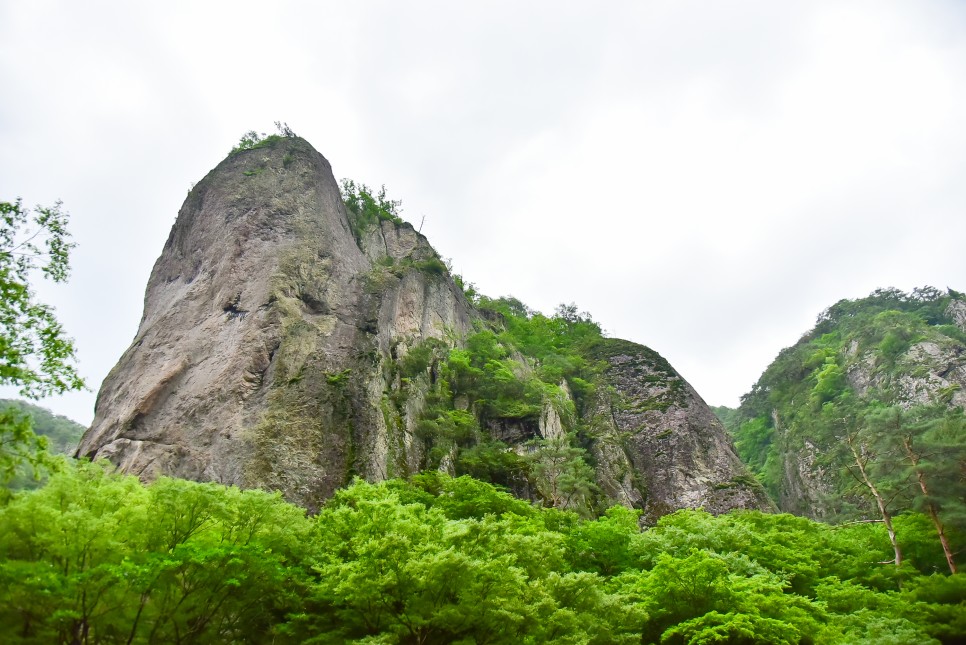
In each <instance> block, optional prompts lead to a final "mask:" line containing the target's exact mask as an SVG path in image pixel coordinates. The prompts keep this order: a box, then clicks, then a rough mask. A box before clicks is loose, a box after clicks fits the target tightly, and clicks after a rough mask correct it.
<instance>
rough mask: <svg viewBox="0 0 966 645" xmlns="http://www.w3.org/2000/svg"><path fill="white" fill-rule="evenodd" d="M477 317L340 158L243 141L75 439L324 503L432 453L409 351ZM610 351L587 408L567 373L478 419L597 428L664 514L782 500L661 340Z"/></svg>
mask: <svg viewBox="0 0 966 645" xmlns="http://www.w3.org/2000/svg"><path fill="white" fill-rule="evenodd" d="M479 324H481V319H480V315H479V314H478V313H477V312H476V310H475V309H474V307H473V306H472V305H471V303H470V302H468V301H467V299H466V297H465V296H464V293H463V291H462V289H460V288H459V287H457V285H456V284H454V282H453V280H452V278H451V277H450V275H449V273H448V271H446V270H445V266H444V264H443V263H442V262H441V261H440V260H439V258H438V256H437V254H436V252H435V251H434V250H433V248H432V247H431V246H430V245H429V243H428V242H427V241H426V239H425V238H424V237H423V236H422V235H420V234H419V233H418V232H417V231H415V230H414V229H413V228H412V227H411V226H409V225H408V224H405V223H400V222H398V221H396V220H395V219H394V218H391V217H388V218H385V219H382V218H380V221H376V222H372V223H370V224H367V225H366V226H360V225H359V223H358V221H356V220H351V218H350V214H349V213H347V211H346V208H345V205H344V204H343V201H342V197H341V195H340V191H339V187H338V185H337V184H336V182H335V180H334V178H333V175H332V172H331V169H330V166H329V163H328V162H327V161H326V160H325V159H324V158H323V157H322V156H321V155H320V154H319V153H318V152H316V151H315V150H314V149H313V148H312V147H311V146H310V145H309V144H308V143H307V142H305V141H304V140H301V139H298V138H294V137H273V138H271V139H270V140H269V141H268V142H266V143H265V144H263V145H260V146H257V147H255V148H254V149H250V150H244V151H239V152H234V153H233V154H231V155H230V156H229V157H228V158H227V159H226V160H224V161H223V162H222V163H221V164H219V165H218V167H216V168H215V169H214V170H213V171H211V172H210V173H209V174H208V175H207V176H206V177H205V178H204V179H203V180H202V181H201V182H199V183H198V184H197V185H196V186H195V187H194V189H193V190H192V191H191V193H190V194H189V195H188V198H187V200H186V201H185V203H184V206H183V207H182V209H181V211H180V213H179V215H178V219H177V222H176V223H175V225H174V227H173V228H172V230H171V234H170V236H169V238H168V241H167V243H166V244H165V247H164V250H163V252H162V254H161V257H160V258H159V259H158V261H157V263H156V264H155V267H154V270H153V272H152V274H151V278H150V281H149V283H148V286H147V291H146V294H145V305H144V316H143V318H142V321H141V325H140V327H139V329H138V332H137V335H136V336H135V338H134V341H133V343H132V345H131V347H130V348H129V349H128V350H127V351H126V352H125V353H124V355H123V356H122V357H121V359H120V361H119V362H118V364H117V366H116V367H115V368H114V369H113V370H112V371H111V373H110V374H109V375H108V377H107V378H106V379H105V381H104V384H103V385H102V387H101V391H100V393H99V395H98V400H97V404H96V410H95V419H94V423H93V425H92V426H91V428H90V429H89V430H88V432H87V433H86V434H85V436H84V438H83V440H82V442H81V444H80V447H79V449H78V454H79V455H81V456H86V457H91V458H97V457H106V458H108V459H110V460H111V461H113V462H114V463H115V464H117V465H118V466H119V467H120V468H121V469H122V470H124V471H126V472H129V473H133V474H137V475H139V476H141V477H143V478H145V479H151V478H153V477H156V476H158V475H162V474H164V475H171V476H176V477H183V478H188V479H194V480H202V481H215V482H220V483H224V484H235V485H238V486H244V487H263V488H267V489H272V490H279V491H282V493H283V494H284V495H285V497H286V498H288V499H289V500H292V501H295V502H297V503H300V504H302V505H304V506H306V507H308V508H309V509H314V508H317V507H318V505H319V504H320V503H321V502H322V501H323V500H325V499H326V498H327V497H329V496H330V495H331V494H332V493H333V491H335V490H336V489H337V488H338V487H340V486H342V485H344V484H346V483H347V482H348V481H349V480H350V479H351V477H353V476H356V475H358V476H361V477H364V478H366V479H370V480H380V479H385V478H388V477H394V476H405V475H408V474H412V473H414V472H416V471H418V470H420V469H423V468H425V467H426V464H427V456H426V454H425V453H426V445H425V443H424V441H423V440H422V439H421V438H420V437H419V423H420V420H421V417H422V415H423V413H424V410H425V409H426V406H427V397H428V396H429V395H430V394H431V393H433V392H435V390H433V388H434V384H435V379H436V374H435V372H434V369H435V368H434V367H432V366H430V367H428V368H427V369H419V370H414V371H412V372H411V373H410V372H407V373H406V375H405V376H404V375H403V373H402V372H403V370H401V369H400V364H401V362H403V361H405V360H406V357H407V355H408V354H409V353H410V352H411V351H415V348H417V347H418V348H420V349H419V351H424V352H425V351H431V353H432V354H433V355H434V356H436V357H437V361H438V360H439V358H440V357H443V356H445V355H446V353H447V352H448V351H449V350H450V349H451V348H453V347H457V346H460V345H461V344H462V343H463V342H464V340H465V339H466V338H467V336H468V334H469V333H470V332H471V331H472V330H473V329H474V326H475V325H479ZM427 348H429V349H427ZM598 358H599V359H600V360H602V361H604V362H605V364H606V369H605V370H604V371H603V374H602V376H601V379H602V380H601V383H599V384H598V387H597V389H596V391H597V397H596V399H595V401H594V404H593V405H592V406H591V409H590V410H589V411H587V412H586V414H585V417H586V418H585V419H583V421H582V424H578V420H577V417H576V416H575V415H574V413H573V410H574V405H573V401H572V400H571V399H570V394H569V390H567V386H566V383H561V386H560V388H559V389H560V393H561V394H560V395H559V397H558V398H559V399H560V400H556V399H553V400H551V399H548V400H547V401H546V402H545V405H544V406H543V409H542V411H541V412H540V413H539V414H537V415H536V416H535V417H534V418H533V419H532V421H531V420H521V421H513V420H508V421H500V422H493V423H488V425H487V426H486V428H485V429H486V430H487V431H488V432H489V433H490V434H491V436H492V437H493V438H494V439H498V440H501V441H504V442H505V443H507V444H509V445H510V446H511V448H512V449H513V450H515V451H516V452H517V453H518V454H521V455H525V454H526V452H527V450H528V448H527V447H526V445H527V442H528V441H530V440H532V439H534V438H537V437H543V438H544V439H546V440H553V441H566V440H568V436H572V434H573V433H574V432H575V431H576V429H577V427H576V426H577V425H581V428H583V427H589V428H591V431H590V432H588V436H587V437H585V439H586V440H587V442H588V445H589V446H590V448H591V453H592V455H593V458H594V461H595V462H596V463H595V466H596V468H597V483H598V485H599V487H600V488H601V490H602V491H603V494H604V497H605V498H606V499H607V500H609V501H611V502H619V503H623V504H626V505H628V506H634V507H638V508H642V509H644V510H645V511H646V512H647V514H648V516H649V517H651V518H652V519H653V518H656V517H658V516H660V515H662V514H664V513H666V512H669V511H670V510H673V509H676V508H682V507H697V506H704V507H705V508H707V509H708V510H711V511H713V512H720V511H725V510H728V509H731V508H735V507H751V508H767V507H768V506H769V503H768V502H767V499H766V497H765V496H764V495H763V494H762V491H761V490H760V487H759V486H757V483H756V482H755V481H754V480H753V479H752V478H750V477H749V476H748V475H747V472H746V471H745V470H744V469H743V467H742V466H741V464H740V463H739V461H738V460H737V458H736V457H735V454H734V451H733V449H732V448H731V446H730V444H729V443H728V440H727V439H726V436H725V433H724V431H723V429H722V428H721V425H720V423H719V422H718V420H717V419H716V418H715V417H714V415H713V414H712V413H711V411H710V409H709V408H708V407H707V406H706V405H705V404H704V402H703V401H702V400H701V399H700V397H699V396H698V395H697V394H696V393H695V392H694V390H693V389H692V388H691V387H690V386H689V385H688V384H687V383H686V382H684V381H683V379H681V378H680V376H678V375H677V374H676V373H675V372H674V371H673V369H671V367H670V366H669V365H667V363H666V362H665V361H664V360H663V359H661V358H660V357H659V356H658V355H657V354H655V353H654V352H652V351H651V350H648V349H647V348H644V347H641V346H639V345H634V344H633V343H626V342H623V341H616V340H611V341H605V342H604V343H602V345H601V347H600V354H599V356H598ZM520 359H521V360H520V365H521V369H522V370H524V371H526V370H532V366H528V365H527V364H526V359H525V358H524V357H520ZM430 365H432V364H430ZM435 387H437V389H438V386H435ZM434 396H438V392H436V394H435V395H434ZM437 404H438V402H437ZM453 405H454V407H455V408H457V409H460V410H468V409H472V402H470V401H459V400H456V401H454V403H453ZM439 467H440V468H444V469H445V468H452V459H451V458H445V457H444V458H443V459H442V460H441V461H440V466H439ZM534 489H535V487H533V486H531V485H530V484H529V483H526V482H524V483H523V484H522V485H521V487H520V491H523V493H522V494H527V493H526V491H531V490H534Z"/></svg>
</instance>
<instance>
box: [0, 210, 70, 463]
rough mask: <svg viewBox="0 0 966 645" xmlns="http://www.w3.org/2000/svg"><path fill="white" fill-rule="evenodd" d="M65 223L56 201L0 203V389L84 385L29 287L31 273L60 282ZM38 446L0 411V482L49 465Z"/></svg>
mask: <svg viewBox="0 0 966 645" xmlns="http://www.w3.org/2000/svg"><path fill="white" fill-rule="evenodd" d="M67 219H68V215H67V213H66V212H64V211H63V210H61V205H60V202H58V203H56V204H55V205H54V206H53V207H51V208H44V207H41V206H38V207H36V208H34V209H33V211H29V210H27V209H25V208H24V207H23V203H22V202H21V200H20V199H17V200H16V201H14V202H0V385H14V386H17V387H19V388H20V394H22V395H23V396H26V397H30V398H33V399H36V398H40V397H43V396H47V395H50V394H60V393H62V392H67V391H69V390H78V389H80V388H82V387H84V382H83V381H82V380H81V378H80V376H79V375H78V373H77V369H76V367H75V366H74V362H75V361H76V357H75V356H74V343H73V341H72V340H71V339H70V338H67V337H66V336H65V335H64V330H63V328H62V327H61V325H60V322H58V321H57V318H56V317H55V316H54V310H53V308H52V307H51V306H50V305H47V304H44V303H41V302H37V300H36V298H35V296H34V293H33V291H32V290H31V288H30V279H31V278H32V277H33V276H34V275H35V274H36V272H38V271H39V272H40V273H41V274H42V275H43V277H44V278H46V279H48V280H51V281H53V282H64V281H65V280H67V276H68V275H69V273H70V261H69V256H70V250H71V249H72V248H73V247H74V244H73V243H72V242H70V234H69V233H68V232H67ZM45 448H46V439H45V438H43V437H38V436H37V435H36V434H35V433H34V432H33V430H32V429H31V422H30V418H29V417H28V416H25V415H22V414H20V413H18V412H17V411H15V410H4V411H2V412H0V481H3V482H8V481H10V479H11V478H13V477H14V475H15V474H16V472H17V470H18V468H19V467H20V466H21V465H22V464H29V465H30V466H32V467H34V468H36V467H37V466H39V465H43V464H46V463H48V459H47V457H48V455H47V453H46V451H45Z"/></svg>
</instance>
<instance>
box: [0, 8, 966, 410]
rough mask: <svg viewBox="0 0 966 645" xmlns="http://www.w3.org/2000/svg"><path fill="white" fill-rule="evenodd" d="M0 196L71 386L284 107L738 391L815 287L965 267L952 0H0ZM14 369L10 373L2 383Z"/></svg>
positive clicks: (491, 270) (449, 252)
mask: <svg viewBox="0 0 966 645" xmlns="http://www.w3.org/2000/svg"><path fill="white" fill-rule="evenodd" d="M0 88H2V92H3V100H2V101H0V200H6V201H9V200H12V199H14V198H16V197H18V196H20V197H22V198H23V199H24V201H25V202H26V203H27V204H30V205H33V204H37V203H40V204H50V203H53V202H54V201H55V200H57V199H62V200H63V202H64V205H65V208H66V209H67V210H68V211H69V212H70V213H71V216H72V219H71V224H70V229H71V231H72V232H73V235H74V239H75V241H76V242H77V244H78V246H77V248H76V250H75V252H74V255H73V267H74V269H73V274H72V277H71V280H70V282H69V284H68V285H66V286H53V287H52V286H49V285H38V289H37V291H38V293H39V295H40V297H41V299H43V300H45V301H47V302H50V303H52V304H54V305H55V306H56V308H57V312H58V315H59V317H60V319H61V320H62V322H63V323H64V326H65V327H66V329H67V331H68V333H69V334H70V335H71V336H72V337H74V339H75V340H76V342H77V346H78V356H79V359H80V368H81V371H82V373H83V375H84V376H85V378H86V380H87V382H88V384H89V386H90V391H89V392H84V393H75V394H70V395H65V396H63V397H59V398H56V399H47V400H45V401H44V402H43V405H45V406H48V407H50V408H52V409H53V410H54V411H56V412H58V413H61V414H66V415H67V416H70V417H72V418H74V419H76V420H77V421H80V422H82V423H89V422H90V421H91V419H92V418H93V407H94V397H95V394H96V391H97V389H98V388H99V386H100V383H101V380H102V379H103V378H104V376H105V375H106V374H107V372H108V370H110V369H111V367H113V366H114V364H115V363H116V362H117V360H118V358H119V357H120V355H121V353H122V352H123V351H124V350H125V349H126V348H127V346H128V345H129V343H130V341H131V339H132V338H133V336H134V334H135V332H136V330H137V326H138V322H139V321H140V317H141V309H142V304H143V294H144V287H145V285H146V284H147V279H148V275H149V273H150V271H151V267H152V265H153V263H154V261H155V259H156V258H157V256H158V254H159V253H160V251H161V248H162V246H163V245H164V241H165V239H166V237H167V234H168V231H169V229H170V227H171V225H172V223H173V222H174V218H175V216H176V214H177V212H178V209H179V208H180V206H181V203H182V201H183V200H184V198H185V195H186V193H187V191H188V189H189V187H190V186H191V185H192V184H193V183H194V182H196V181H198V180H199V179H200V178H201V177H203V176H204V174H205V173H206V172H208V170H210V169H211V168H213V167H214V166H215V165H216V164H217V163H218V162H219V161H220V160H221V159H222V158H223V157H224V156H225V155H226V153H227V152H228V150H229V149H230V148H231V147H232V145H233V144H234V143H235V142H237V140H238V138H239V136H240V135H241V134H242V133H244V132H245V131H247V130H252V129H255V130H258V131H266V132H271V131H272V129H273V125H272V124H273V122H274V121H276V120H279V121H284V122H287V123H288V124H289V125H290V126H291V128H292V129H293V130H295V132H296V133H298V134H299V135H301V136H303V137H305V138H306V139H308V140H309V141H310V142H311V143H312V144H313V145H314V146H315V147H316V148H317V149H318V150H319V151H320V152H321V153H322V154H324V155H325V156H326V157H327V158H328V159H329V161H330V162H331V163H332V166H333V168H334V170H335V173H336V177H337V178H341V177H350V178H353V179H356V180H358V181H363V182H365V183H368V184H370V185H379V184H385V185H386V187H387V189H388V191H389V195H390V197H392V198H394V199H400V200H402V202H403V215H404V217H406V218H407V219H409V220H410V221H412V222H414V223H415V224H417V225H418V224H419V222H420V220H421V219H422V218H423V217H424V216H425V224H424V225H423V233H425V234H426V235H427V236H428V237H429V239H430V241H431V242H432V243H433V244H434V245H435V246H436V248H437V249H438V250H439V251H440V253H441V254H442V255H443V256H445V257H449V258H452V263H453V267H454V269H455V270H456V271H457V272H459V273H461V274H463V275H464V276H465V277H466V278H467V279H468V280H470V281H472V282H475V283H476V284H477V285H478V287H479V289H480V290H481V291H482V292H483V293H485V294H487V295H491V296H498V295H511V294H512V295H514V296H516V297H518V298H520V299H521V300H523V301H524V302H525V303H527V304H528V305H530V306H531V307H533V308H535V309H538V310H542V311H544V312H547V313H549V312H551V311H552V310H553V309H554V308H555V307H556V305H557V304H559V303H561V302H567V303H569V302H575V303H576V304H577V305H578V306H579V307H580V308H581V309H582V310H588V311H590V312H591V313H592V314H593V316H594V318H595V319H596V320H597V321H598V322H600V323H601V325H602V326H603V327H604V328H605V329H606V330H607V331H608V332H609V333H610V334H611V335H614V336H619V337H622V338H627V339H630V340H633V341H636V342H639V343H643V344H646V345H648V346H650V347H652V348H654V349H655V350H657V351H658V352H660V353H661V354H662V355H663V356H665V357H666V358H667V359H668V360H669V361H670V362H671V364H672V365H674V367H675V368H677V369H678V371H679V372H681V374H682V375H683V376H684V377H685V378H686V379H687V380H688V381H690V382H691V383H692V385H694V386H695V387H696V388H697V390H698V392H699V393H701V395H702V396H703V397H704V398H705V399H706V400H707V401H708V402H709V403H711V404H714V405H718V404H727V405H736V404H737V403H738V399H739V397H740V395H741V394H743V393H744V392H747V391H748V390H749V389H750V387H751V385H752V384H753V383H754V382H755V381H756V380H757V378H758V376H759V375H760V374H761V372H762V370H763V369H764V368H765V367H766V366H767V365H768V363H769V362H770V361H771V360H772V359H773V358H774V357H775V355H776V354H777V353H778V351H779V350H780V349H782V348H783V347H785V346H788V345H791V344H793V343H794V342H795V341H796V340H797V339H798V337H799V336H800V335H801V334H802V333H804V332H805V331H807V330H808V329H809V328H810V327H811V326H812V325H813V324H814V321H815V317H816V316H817V315H818V313H819V312H820V311H821V310H822V309H824V308H825V307H827V306H829V305H831V304H833V303H834V302H836V301H837V300H840V299H842V298H854V297H861V296H863V295H866V294H868V293H869V292H870V291H872V290H873V289H875V288H877V287H888V286H896V287H899V288H903V289H907V290H908V289H911V288H913V287H915V286H921V285H925V284H930V285H934V286H936V287H940V288H945V287H947V286H948V287H952V288H954V289H959V290H966V258H964V254H963V241H964V239H966V236H964V233H966V212H964V207H966V126H964V123H966V116H964V115H966V3H963V2H958V1H951V2H924V1H919V2H885V1H882V0H875V1H870V2H840V1H839V2H812V1H809V2H798V3H793V2H774V1H772V0H767V1H762V2H711V1H706V2H700V3H699V2H680V1H675V2H670V1H666V2H653V1H652V2H646V1H639V2H615V1H612V2H606V3H588V2H584V3H570V2H556V1H555V2H529V3H522V2H503V3H498V2H486V3H482V2H480V3H474V4H473V5H470V3H464V2H451V1H450V2H405V3H404V2H352V3H348V2H339V3H335V2H331V3H321V2H311V3H310V2H272V3H269V2H264V1H261V2H239V1H237V0H233V1H231V2H171V1H168V2H154V3H140V2H76V1H69V0H64V1H60V2H56V1H43V0H32V1H30V2H21V1H14V0H0ZM0 394H6V395H9V394H11V392H9V391H0Z"/></svg>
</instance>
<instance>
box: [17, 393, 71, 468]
mask: <svg viewBox="0 0 966 645" xmlns="http://www.w3.org/2000/svg"><path fill="white" fill-rule="evenodd" d="M10 407H13V408H16V409H18V410H20V411H21V412H23V413H24V414H27V415H29V416H30V417H31V418H32V419H33V430H34V432H35V433H37V434H39V435H43V436H45V437H47V449H48V450H49V451H50V452H53V453H56V454H61V455H69V454H72V453H73V452H74V451H75V450H76V449H77V444H78V443H79V442H80V438H81V436H82V435H83V434H84V432H85V431H86V430H87V428H86V427H85V426H82V425H81V424H79V423H77V422H76V421H73V420H71V419H68V418H67V417H64V416H61V415H59V414H54V413H53V412H51V411H50V410H48V409H47V408H42V407H40V406H38V405H34V404H32V403H27V402H26V401H21V400H17V399H0V408H10Z"/></svg>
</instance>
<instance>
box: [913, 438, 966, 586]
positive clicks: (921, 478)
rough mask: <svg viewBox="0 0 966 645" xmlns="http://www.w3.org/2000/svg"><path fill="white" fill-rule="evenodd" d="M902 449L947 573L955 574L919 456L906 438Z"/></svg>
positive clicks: (949, 549)
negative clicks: (941, 553) (922, 496)
mask: <svg viewBox="0 0 966 645" xmlns="http://www.w3.org/2000/svg"><path fill="white" fill-rule="evenodd" d="M902 447H903V448H905V451H906V456H907V457H909V461H910V463H912V467H913V469H915V471H916V481H918V482H919V489H920V490H921V491H922V494H923V495H924V496H925V498H926V511H927V512H928V513H929V517H930V519H932V523H933V526H935V527H936V532H937V533H939V542H940V544H942V545H943V554H944V555H945V556H946V564H948V565H949V572H950V573H953V574H955V573H956V561H955V560H954V559H953V550H952V549H951V548H950V547H949V540H948V539H947V538H946V529H945V527H944V526H943V523H942V522H941V521H940V520H939V513H938V512H937V511H936V507H935V505H934V504H933V503H932V502H931V501H930V500H929V490H928V489H927V488H926V476H925V474H924V473H923V472H922V470H921V469H920V468H919V455H917V454H916V453H915V452H913V450H912V443H911V441H910V440H909V437H908V436H905V437H903V438H902Z"/></svg>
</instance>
